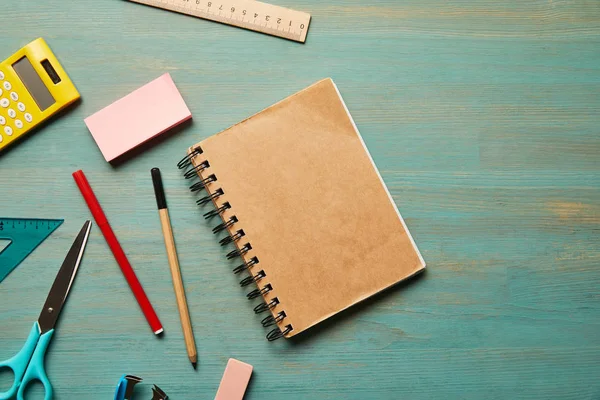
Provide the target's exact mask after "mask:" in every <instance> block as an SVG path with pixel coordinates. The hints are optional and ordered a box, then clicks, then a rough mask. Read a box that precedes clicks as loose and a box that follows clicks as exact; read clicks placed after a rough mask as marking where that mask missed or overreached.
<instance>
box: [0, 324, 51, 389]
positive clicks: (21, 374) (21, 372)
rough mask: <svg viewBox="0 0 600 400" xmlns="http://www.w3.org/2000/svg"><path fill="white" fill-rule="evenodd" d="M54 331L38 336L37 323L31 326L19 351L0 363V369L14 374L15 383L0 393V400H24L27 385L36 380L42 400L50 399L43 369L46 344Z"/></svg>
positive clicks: (48, 384)
mask: <svg viewBox="0 0 600 400" xmlns="http://www.w3.org/2000/svg"><path fill="white" fill-rule="evenodd" d="M53 334H54V329H51V330H49V331H48V332H46V333H44V334H43V335H40V328H39V325H38V323H37V322H35V323H34V324H33V327H32V328H31V331H30V332H29V336H28V337H27V340H26V341H25V344H24V345H23V347H22V348H21V350H20V351H19V352H18V353H17V354H16V355H15V356H14V357H12V358H10V359H8V360H6V361H3V362H0V370H1V369H5V368H8V369H11V370H12V371H13V373H14V374H15V381H14V382H13V385H12V386H11V387H10V389H8V391H6V392H3V393H0V400H8V399H11V398H13V397H14V396H15V394H16V395H17V400H24V398H23V395H24V393H25V389H26V388H27V385H29V384H30V383H31V382H33V381H35V380H37V381H40V382H41V383H42V385H44V391H45V392H46V395H45V396H44V400H50V399H52V385H50V381H49V380H48V375H46V369H45V368H44V357H45V356H46V350H47V349H48V344H50V340H51V339H52V335H53Z"/></svg>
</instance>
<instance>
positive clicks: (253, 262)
mask: <svg viewBox="0 0 600 400" xmlns="http://www.w3.org/2000/svg"><path fill="white" fill-rule="evenodd" d="M258 262H259V261H258V258H257V257H252V258H251V259H250V261H246V262H245V263H243V264H242V265H238V266H237V267H235V268H234V269H233V273H234V274H239V273H240V272H242V271H246V270H249V269H250V268H251V267H252V266H253V265H256V264H258Z"/></svg>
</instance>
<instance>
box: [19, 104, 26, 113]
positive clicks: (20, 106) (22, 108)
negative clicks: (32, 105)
mask: <svg viewBox="0 0 600 400" xmlns="http://www.w3.org/2000/svg"><path fill="white" fill-rule="evenodd" d="M17 108H18V109H19V111H21V112H23V111H25V104H23V103H21V102H19V103H18V104H17Z"/></svg>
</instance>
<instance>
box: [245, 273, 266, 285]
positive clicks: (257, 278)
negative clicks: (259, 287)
mask: <svg viewBox="0 0 600 400" xmlns="http://www.w3.org/2000/svg"><path fill="white" fill-rule="evenodd" d="M265 276H267V274H265V271H263V270H260V271H258V273H257V274H256V275H254V276H247V277H245V278H244V279H242V280H241V281H240V286H241V287H246V286H248V285H250V284H251V283H256V282H258V281H260V280H261V279H262V278H264V277H265Z"/></svg>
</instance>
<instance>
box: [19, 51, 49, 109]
mask: <svg viewBox="0 0 600 400" xmlns="http://www.w3.org/2000/svg"><path fill="white" fill-rule="evenodd" d="M12 67H13V69H14V70H15V72H16V73H17V75H19V78H21V81H22V82H23V84H24V85H25V87H26V88H27V90H28V91H29V93H30V94H31V97H33V100H35V102H36V103H37V105H38V107H39V108H40V110H42V111H44V110H45V109H47V108H48V107H50V106H51V105H52V104H54V103H56V100H54V97H53V96H52V93H50V91H49V90H48V88H47V87H46V85H45V84H44V82H43V81H42V78H40V76H39V75H38V73H37V72H35V69H34V68H33V65H31V62H30V61H29V59H27V57H23V58H21V59H20V60H19V61H17V62H16V63H14V64H13V65H12Z"/></svg>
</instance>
